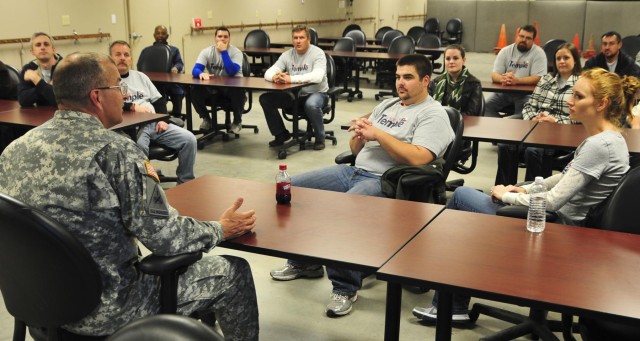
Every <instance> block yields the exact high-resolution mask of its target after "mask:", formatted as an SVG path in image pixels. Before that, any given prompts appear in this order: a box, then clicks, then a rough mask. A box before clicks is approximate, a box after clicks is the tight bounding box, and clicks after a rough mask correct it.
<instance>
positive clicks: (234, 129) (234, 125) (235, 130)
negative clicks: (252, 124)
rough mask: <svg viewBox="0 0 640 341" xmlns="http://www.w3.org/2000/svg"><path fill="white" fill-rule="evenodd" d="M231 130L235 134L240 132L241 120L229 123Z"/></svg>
mask: <svg viewBox="0 0 640 341" xmlns="http://www.w3.org/2000/svg"><path fill="white" fill-rule="evenodd" d="M230 130H231V132H232V133H234V134H237V133H239V132H240V130H242V122H240V123H232V124H231V129H230Z"/></svg>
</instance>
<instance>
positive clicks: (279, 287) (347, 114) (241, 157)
mask: <svg viewBox="0 0 640 341" xmlns="http://www.w3.org/2000/svg"><path fill="white" fill-rule="evenodd" d="M494 58H495V56H494V55H493V54H479V53H468V54H467V66H468V67H469V69H470V71H471V72H472V73H473V74H474V75H475V76H476V77H478V78H479V79H481V80H489V79H490V73H491V69H492V65H493V60H494ZM362 76H363V77H367V76H369V77H372V80H373V78H374V77H375V76H374V75H371V74H370V73H367V74H363V75H362ZM361 85H362V87H363V92H364V98H363V99H362V100H357V99H356V100H354V101H353V102H352V103H348V102H347V101H346V100H345V98H342V99H341V100H339V101H338V103H337V117H336V119H335V120H334V121H333V122H332V123H331V124H328V125H327V130H329V129H332V130H334V131H335V133H336V136H337V137H338V144H337V145H336V146H333V145H330V144H328V145H327V147H326V149H325V150H323V151H313V150H305V151H298V150H297V148H294V149H291V151H290V153H289V155H288V157H287V159H286V160H279V159H278V157H277V150H276V149H273V148H268V147H267V143H268V141H270V140H271V139H272V137H271V135H270V134H269V130H268V128H267V126H266V124H265V121H264V117H263V114H262V110H261V108H260V105H259V104H258V96H259V94H254V96H253V98H254V106H253V110H252V111H251V112H250V113H249V114H246V115H245V116H244V122H245V123H246V124H256V125H258V126H259V127H260V132H259V133H258V134H253V132H252V131H246V130H245V131H242V132H241V137H240V138H239V139H232V140H231V141H228V142H222V141H216V142H215V143H213V144H211V145H208V146H206V147H205V148H204V149H203V150H200V151H198V156H197V162H196V176H199V175H205V174H214V175H221V176H229V177H238V178H243V179H252V180H257V181H262V182H273V181H274V176H275V174H276V172H277V170H278V165H279V164H281V163H286V164H287V165H288V169H289V172H290V173H291V174H300V173H303V172H306V171H309V170H312V169H316V168H319V167H323V166H327V165H331V164H333V159H334V157H335V156H336V155H337V154H339V153H341V152H343V151H345V150H347V149H348V144H347V142H348V140H349V136H350V134H349V133H347V132H346V131H343V130H340V125H341V124H342V123H345V122H348V121H349V120H350V119H351V118H354V117H357V116H361V115H364V114H367V113H369V112H371V110H372V108H373V107H374V106H375V105H377V104H378V103H379V102H377V101H375V99H374V94H375V93H377V91H378V89H375V88H372V87H370V85H367V83H366V82H365V81H363V82H362V83H361ZM199 123H200V122H199V121H196V123H195V126H196V127H197V126H199ZM496 151H497V147H495V146H492V145H491V144H488V143H481V145H480V162H479V165H478V167H477V168H476V170H475V171H474V172H472V173H471V174H468V175H465V176H461V175H459V174H456V173H453V172H452V173H451V175H450V179H456V178H464V179H465V184H466V185H469V186H472V187H475V188H478V189H481V190H484V191H485V192H488V191H487V189H488V188H490V187H491V185H492V184H493V181H494V178H495V171H496ZM156 167H157V168H161V169H162V170H163V171H164V173H167V174H173V169H174V165H171V164H167V163H156ZM521 173H524V172H521ZM521 176H523V174H521ZM220 195H224V193H220ZM246 195H247V196H249V195H251V194H250V193H247V194H246ZM228 200H229V203H231V202H232V200H233V198H229V199H228ZM293 200H295V196H294V199H293ZM319 209H320V208H319ZM523 228H524V225H523ZM336 238H340V236H336ZM461 247H464V246H463V245H461ZM211 254H233V255H238V256H241V257H244V258H245V259H247V260H248V261H249V263H250V264H251V266H252V269H253V276H254V280H255V284H256V289H257V295H258V301H259V308H260V327H261V334H260V335H261V339H262V340H318V341H320V340H382V339H383V335H384V311H385V297H386V291H385V290H386V284H385V283H384V282H381V281H377V280H375V278H374V277H373V276H371V277H369V278H367V279H366V280H365V282H364V285H363V288H362V290H361V291H360V292H359V293H358V294H359V299H358V301H357V302H356V303H355V305H354V310H353V311H352V313H351V314H349V315H348V316H345V317H341V318H337V319H331V318H328V317H326V316H325V314H324V307H325V304H326V302H327V300H328V298H329V294H330V292H331V284H330V282H329V281H328V280H327V279H326V275H325V277H324V278H322V279H312V280H309V279H301V280H296V281H291V282H277V281H273V280H272V279H271V278H270V276H269V270H271V269H273V268H277V267H280V266H281V265H283V264H284V262H285V260H284V259H280V258H274V257H267V256H261V255H255V254H250V253H244V252H239V251H234V250H227V249H223V248H217V249H214V250H213V251H212V252H211ZM432 295H433V291H430V292H428V293H425V294H415V293H412V292H410V291H409V290H404V292H403V299H402V319H401V334H400V339H401V340H420V339H422V340H427V339H433V338H434V333H435V328H434V327H429V326H424V325H421V324H420V323H418V320H417V319H416V318H414V317H413V316H412V315H411V309H412V308H413V307H414V306H416V305H428V304H430V302H431V298H432ZM477 301H481V300H476V299H473V300H472V303H473V302H477ZM491 304H494V305H501V304H499V303H494V302H492V303H491ZM507 308H509V309H511V310H514V311H520V312H523V313H526V312H527V311H528V310H527V309H526V308H522V307H517V306H511V305H509V306H507ZM552 317H555V318H557V315H555V314H554V315H552ZM508 326H509V325H508V324H506V323H503V322H501V321H497V320H494V319H492V318H488V317H486V316H481V317H480V319H479V320H478V321H477V323H476V324H475V326H474V327H473V328H469V329H455V328H454V330H453V335H452V339H453V340H477V339H478V338H480V337H482V336H485V335H489V334H491V333H493V332H496V331H498V330H501V329H504V328H506V327H508ZM12 330H13V318H12V317H11V316H10V315H9V314H8V313H7V312H6V310H5V307H4V304H2V305H1V307H0V341H4V340H10V339H11V335H12ZM577 337H578V338H579V336H577Z"/></svg>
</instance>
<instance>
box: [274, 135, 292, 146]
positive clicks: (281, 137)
mask: <svg viewBox="0 0 640 341" xmlns="http://www.w3.org/2000/svg"><path fill="white" fill-rule="evenodd" d="M289 139H291V133H289V132H288V131H285V132H284V133H282V134H280V135H277V136H276V138H275V140H273V141H269V147H280V146H282V145H283V144H284V143H285V142H287V141H289Z"/></svg>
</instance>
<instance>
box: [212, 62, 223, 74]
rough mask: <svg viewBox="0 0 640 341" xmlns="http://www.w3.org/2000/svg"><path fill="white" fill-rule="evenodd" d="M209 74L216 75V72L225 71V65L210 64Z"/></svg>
mask: <svg viewBox="0 0 640 341" xmlns="http://www.w3.org/2000/svg"><path fill="white" fill-rule="evenodd" d="M208 69H209V72H210V73H215V72H216V71H221V70H224V66H223V65H216V64H209V68H208Z"/></svg>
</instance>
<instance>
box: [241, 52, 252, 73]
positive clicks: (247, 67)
mask: <svg viewBox="0 0 640 341" xmlns="http://www.w3.org/2000/svg"><path fill="white" fill-rule="evenodd" d="M242 76H243V77H251V64H249V56H247V54H246V53H244V52H243V53H242Z"/></svg>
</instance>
